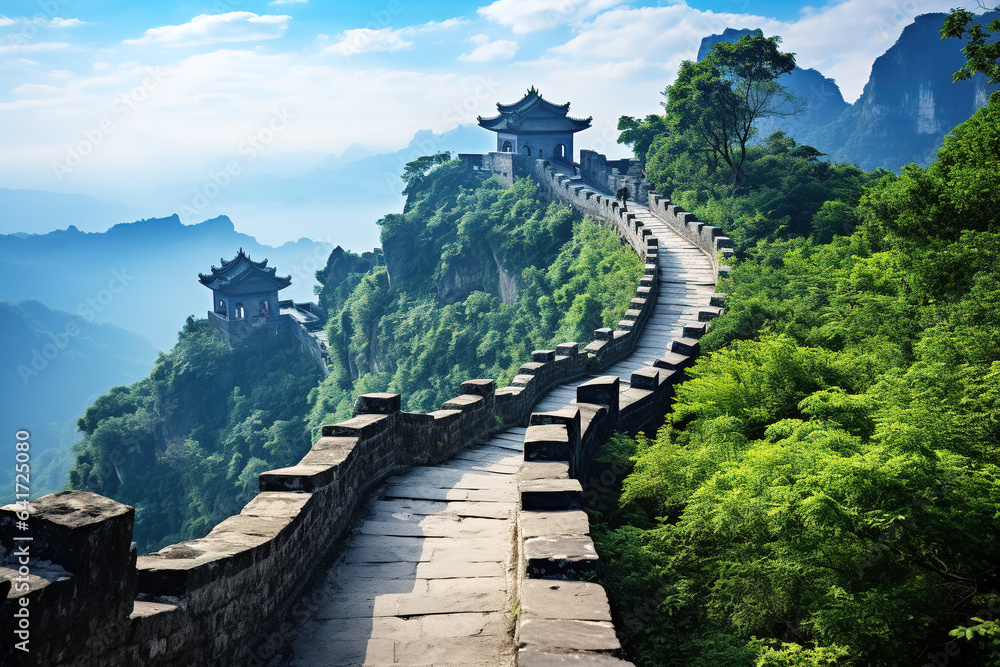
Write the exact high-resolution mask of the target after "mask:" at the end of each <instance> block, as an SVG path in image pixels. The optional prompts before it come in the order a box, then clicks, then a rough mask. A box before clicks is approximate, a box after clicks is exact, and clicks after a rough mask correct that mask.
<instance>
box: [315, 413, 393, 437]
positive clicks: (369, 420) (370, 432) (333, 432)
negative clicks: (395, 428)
mask: <svg viewBox="0 0 1000 667" xmlns="http://www.w3.org/2000/svg"><path fill="white" fill-rule="evenodd" d="M388 424H389V422H388V416H387V415H358V416H357V417H352V418H351V419H348V420H347V421H342V422H340V423H339V424H327V425H325V426H324V427H323V436H324V437H327V438H336V437H340V436H346V437H353V438H361V439H366V438H371V437H372V436H374V435H376V434H377V433H380V432H381V431H383V430H385V428H386V426H388Z"/></svg>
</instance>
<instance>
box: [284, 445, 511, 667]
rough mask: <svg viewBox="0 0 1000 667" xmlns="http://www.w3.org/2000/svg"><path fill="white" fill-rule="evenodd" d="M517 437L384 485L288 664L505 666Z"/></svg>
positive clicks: (334, 569)
mask: <svg viewBox="0 0 1000 667" xmlns="http://www.w3.org/2000/svg"><path fill="white" fill-rule="evenodd" d="M524 431H525V429H523V428H513V429H509V430H507V431H505V432H503V433H500V434H498V435H497V436H496V437H494V438H493V439H491V440H490V441H489V442H488V443H486V444H485V445H483V446H480V447H476V448H473V449H469V450H466V451H464V452H462V453H460V454H458V455H457V456H455V457H454V458H452V459H450V460H448V461H446V462H444V463H442V464H440V465H437V466H421V467H416V468H413V469H411V470H410V471H409V472H408V473H407V474H406V475H403V476H400V477H393V478H390V479H389V480H388V481H387V483H386V484H385V485H384V486H383V487H382V488H381V489H380V491H379V493H377V494H376V495H375V497H374V499H373V500H371V501H369V503H368V507H367V517H366V518H365V520H364V522H363V523H362V524H361V527H360V529H359V530H358V532H357V533H356V534H355V535H354V536H353V537H352V538H351V539H350V541H349V542H348V544H347V548H346V550H345V551H344V553H343V554H342V555H341V556H340V558H338V559H337V561H336V563H335V564H334V566H333V567H332V568H331V570H330V572H329V573H328V577H327V581H326V583H325V589H326V590H325V593H326V596H325V599H324V602H323V604H322V606H321V608H320V609H319V611H318V612H317V613H316V615H315V617H314V618H313V619H312V620H311V621H310V622H309V623H308V624H307V625H306V626H305V627H304V628H303V629H302V630H301V632H300V633H299V636H298V637H297V639H296V640H295V641H294V642H293V646H292V651H293V656H292V659H291V661H290V662H289V663H288V664H290V665H294V666H295V667H299V666H310V667H311V666H318V665H324V666H325V665H465V666H469V665H483V666H486V665H489V666H492V665H497V666H499V667H508V666H512V665H513V664H514V645H513V640H512V637H513V621H514V617H513V615H512V614H511V606H512V603H513V599H514V585H515V581H516V579H515V577H516V572H515V563H514V549H513V545H514V543H515V535H514V530H515V524H514V522H515V511H516V503H517V485H516V482H515V479H514V477H515V473H517V470H518V467H520V465H521V461H522V459H523V447H524V444H523V443H524Z"/></svg>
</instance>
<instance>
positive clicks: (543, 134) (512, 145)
mask: <svg viewBox="0 0 1000 667" xmlns="http://www.w3.org/2000/svg"><path fill="white" fill-rule="evenodd" d="M497 110H498V111H499V112H500V113H499V115H497V116H493V117H492V118H483V117H482V116H479V117H478V118H477V120H478V121H479V126H480V127H483V128H485V129H487V130H490V131H492V132H496V133H497V151H498V152H501V153H519V154H522V155H527V156H529V157H533V158H536V157H537V158H545V159H556V160H562V161H563V162H569V163H572V162H573V134H574V133H576V132H580V131H581V130H586V129H587V128H588V127H590V121H592V120H593V119H594V118H593V116H591V117H589V118H573V117H571V116H567V115H566V114H567V113H569V102H566V103H565V104H553V103H552V102H549V101H548V100H546V99H545V98H543V97H542V94H541V93H539V92H538V91H537V90H536V89H535V87H534V86H532V87H531V88H530V89H529V90H528V92H527V93H526V94H525V96H524V97H522V98H521V99H519V100H518V101H517V102H514V103H513V104H500V103H499V102H498V103H497Z"/></svg>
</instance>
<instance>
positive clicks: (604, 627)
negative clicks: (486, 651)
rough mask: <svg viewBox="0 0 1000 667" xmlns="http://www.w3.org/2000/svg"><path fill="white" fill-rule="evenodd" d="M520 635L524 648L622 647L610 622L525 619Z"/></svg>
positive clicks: (607, 650)
mask: <svg viewBox="0 0 1000 667" xmlns="http://www.w3.org/2000/svg"><path fill="white" fill-rule="evenodd" d="M519 638H520V648H522V649H524V650H526V651H530V650H540V651H553V652H560V651H563V652H570V651H572V652H584V651H595V652H600V653H615V652H617V651H620V650H621V644H620V643H619V642H618V637H616V636H615V628H614V626H613V625H611V623H609V622H606V621H568V620H552V619H543V618H537V619H530V620H529V619H525V620H524V621H522V622H521V632H520V635H519Z"/></svg>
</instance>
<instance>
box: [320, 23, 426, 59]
mask: <svg viewBox="0 0 1000 667" xmlns="http://www.w3.org/2000/svg"><path fill="white" fill-rule="evenodd" d="M403 32H404V31H403V30H393V29H392V28H379V29H378V30H373V29H372V28H355V29H353V30H345V31H344V32H342V33H340V35H339V36H338V38H337V42H336V43H335V44H331V45H330V46H328V47H326V48H325V49H323V51H322V53H323V54H326V53H335V54H337V55H338V56H353V55H355V54H358V53H366V52H368V51H401V50H403V49H408V48H410V47H411V46H413V42H407V41H406V40H405V39H403V38H402V36H401V35H402V34H403Z"/></svg>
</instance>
